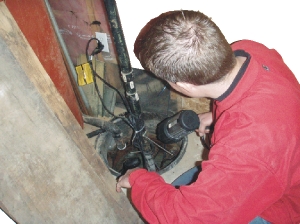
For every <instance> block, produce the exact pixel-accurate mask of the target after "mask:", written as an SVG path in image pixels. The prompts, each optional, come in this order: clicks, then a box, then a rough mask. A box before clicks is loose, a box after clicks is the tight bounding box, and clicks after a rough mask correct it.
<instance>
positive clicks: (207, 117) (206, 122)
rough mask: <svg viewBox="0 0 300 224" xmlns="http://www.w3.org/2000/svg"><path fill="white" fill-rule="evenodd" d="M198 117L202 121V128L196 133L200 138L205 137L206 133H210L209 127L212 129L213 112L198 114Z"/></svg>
mask: <svg viewBox="0 0 300 224" xmlns="http://www.w3.org/2000/svg"><path fill="white" fill-rule="evenodd" d="M198 117H199V120H200V126H199V129H197V130H196V132H197V133H198V134H199V136H203V135H205V134H206V133H209V132H210V129H209V128H208V127H210V126H211V124H212V122H213V119H212V112H207V113H203V114H198Z"/></svg>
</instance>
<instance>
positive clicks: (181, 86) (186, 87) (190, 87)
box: [176, 82, 195, 91]
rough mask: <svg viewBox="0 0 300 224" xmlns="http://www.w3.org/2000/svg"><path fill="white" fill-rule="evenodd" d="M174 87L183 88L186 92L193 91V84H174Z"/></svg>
mask: <svg viewBox="0 0 300 224" xmlns="http://www.w3.org/2000/svg"><path fill="white" fill-rule="evenodd" d="M176 85H178V86H179V87H180V88H183V89H185V90H187V91H190V90H193V89H194V88H195V85H194V84H191V83H187V82H176Z"/></svg>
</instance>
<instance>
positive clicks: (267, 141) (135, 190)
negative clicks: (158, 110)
mask: <svg viewBox="0 0 300 224" xmlns="http://www.w3.org/2000/svg"><path fill="white" fill-rule="evenodd" d="M232 48H233V50H234V51H235V52H236V53H237V54H236V55H242V56H245V55H246V56H248V60H247V62H249V63H248V64H247V63H246V64H245V66H244V67H242V69H241V71H240V72H239V74H238V75H237V77H236V79H235V81H234V82H233V84H232V87H231V88H230V89H229V90H228V91H227V92H226V93H225V94H223V95H222V96H221V97H220V98H219V99H217V100H215V104H214V117H215V128H214V133H213V137H212V148H211V150H210V153H209V159H208V161H204V162H203V163H202V172H201V173H200V174H199V176H198V179H197V181H196V182H195V183H193V184H191V185H189V186H182V187H180V189H175V188H174V187H173V186H171V185H170V184H167V183H165V181H164V180H163V178H162V177H161V176H160V175H158V174H157V173H155V172H148V171H146V170H144V169H140V170H137V171H135V172H133V173H132V174H131V175H130V179H129V181H130V184H131V186H132V192H131V197H132V201H133V203H134V205H135V206H136V208H137V209H138V210H139V211H140V212H141V214H142V216H143V217H144V218H145V219H146V220H147V221H148V222H149V223H151V224H153V223H172V224H175V223H181V224H182V223H189V224H192V223H197V224H199V223H205V224H208V223H209V224H213V223H217V224H219V223H222V224H224V223H230V224H232V223H239V224H241V223H248V222H249V221H251V220H252V219H254V218H255V217H256V216H261V217H262V218H264V219H266V220H267V221H270V222H272V223H279V224H287V223H300V85H299V83H298V81H297V80H296V78H295V76H294V75H293V74H292V72H291V71H290V70H289V69H288V67H287V66H286V65H285V64H284V62H283V60H282V58H281V56H280V55H279V54H278V53H277V52H276V51H275V50H270V49H268V48H266V47H265V46H263V45H261V44H259V43H255V42H253V41H247V40H243V41H239V42H236V43H234V44H233V45H232ZM240 50H242V51H240Z"/></svg>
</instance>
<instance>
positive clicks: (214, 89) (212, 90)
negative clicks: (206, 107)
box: [202, 57, 247, 99]
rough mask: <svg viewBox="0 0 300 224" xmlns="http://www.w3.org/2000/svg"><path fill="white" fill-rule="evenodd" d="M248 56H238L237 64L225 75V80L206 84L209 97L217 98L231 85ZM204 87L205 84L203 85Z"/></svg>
mask: <svg viewBox="0 0 300 224" xmlns="http://www.w3.org/2000/svg"><path fill="white" fill-rule="evenodd" d="M246 59H247V58H245V57H236V61H237V63H236V65H235V66H234V68H233V69H232V70H231V71H230V72H229V73H228V74H227V75H226V77H224V79H223V80H221V81H219V82H215V83H211V84H208V85H205V89H206V93H207V97H208V98H213V99H216V98H218V97H220V96H221V95H222V94H223V93H225V91H226V90H227V89H228V88H229V87H230V85H231V84H232V82H233V80H234V78H235V77H236V76H237V74H238V72H239V70H240V69H241V67H242V65H243V63H244V62H245V60H246ZM202 87H204V86H202Z"/></svg>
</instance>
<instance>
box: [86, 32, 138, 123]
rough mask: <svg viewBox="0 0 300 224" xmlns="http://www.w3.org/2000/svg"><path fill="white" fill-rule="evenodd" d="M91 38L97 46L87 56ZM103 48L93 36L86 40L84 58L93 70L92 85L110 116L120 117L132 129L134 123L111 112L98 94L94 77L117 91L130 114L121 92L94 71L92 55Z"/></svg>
mask: <svg viewBox="0 0 300 224" xmlns="http://www.w3.org/2000/svg"><path fill="white" fill-rule="evenodd" d="M93 40H96V41H97V47H96V48H95V49H94V50H93V52H92V54H91V55H90V56H89V54H88V50H89V46H90V43H91V41H93ZM103 48H104V46H103V44H102V43H101V41H99V40H98V39H97V38H95V37H93V38H91V39H90V40H89V41H88V43H87V45H86V60H87V61H88V63H89V64H90V68H91V70H92V72H93V81H94V86H95V89H96V91H97V94H98V97H99V99H100V101H101V103H102V106H103V108H104V109H105V110H106V111H107V112H108V113H109V114H110V115H111V116H113V117H114V118H120V119H122V120H123V121H124V122H125V123H127V124H128V125H129V126H130V127H131V128H133V129H134V125H133V124H132V122H131V121H130V120H129V119H125V118H124V117H120V116H117V115H115V114H114V113H113V112H111V111H110V110H109V109H108V108H107V107H106V105H105V104H104V101H103V98H102V96H101V94H100V91H99V87H98V84H97V82H96V77H97V78H99V79H100V80H101V81H102V82H103V83H104V84H105V85H107V86H108V87H110V88H111V89H113V90H114V91H116V92H117V94H118V95H119V96H120V98H121V100H122V102H123V104H124V106H125V108H126V111H127V112H128V113H129V114H131V110H130V107H129V105H128V102H127V101H126V100H125V99H124V97H123V96H122V94H121V93H120V91H119V90H117V89H116V88H115V87H113V86H112V85H111V84H109V83H108V82H107V81H106V80H104V79H103V78H102V77H101V76H99V75H98V74H97V72H96V71H95V70H94V68H93V64H92V57H93V56H94V55H96V54H99V53H100V52H101V51H102V50H103Z"/></svg>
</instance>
